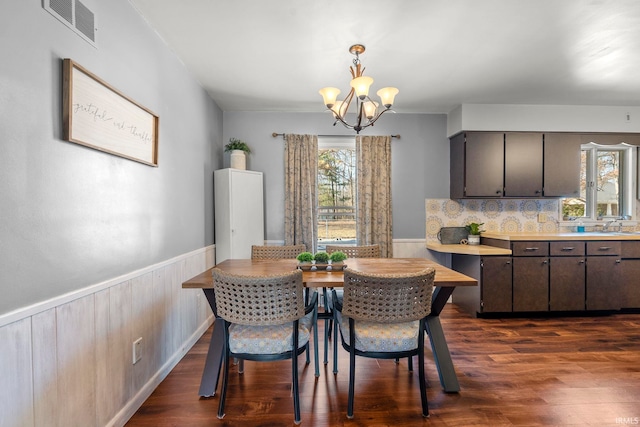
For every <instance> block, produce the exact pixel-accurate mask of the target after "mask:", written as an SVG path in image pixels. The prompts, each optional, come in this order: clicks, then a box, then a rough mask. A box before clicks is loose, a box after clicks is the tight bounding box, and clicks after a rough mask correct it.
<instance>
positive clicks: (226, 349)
mask: <svg viewBox="0 0 640 427" xmlns="http://www.w3.org/2000/svg"><path fill="white" fill-rule="evenodd" d="M225 323H226V322H225ZM227 328H228V325H225V332H224V348H223V350H222V351H223V352H224V362H223V363H224V372H223V373H222V390H221V391H220V402H219V403H218V419H223V418H224V415H225V414H224V403H225V400H226V399H227V384H228V380H229V359H230V357H229V331H228V329H227Z"/></svg>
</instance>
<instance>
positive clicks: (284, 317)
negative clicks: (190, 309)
mask: <svg viewBox="0 0 640 427" xmlns="http://www.w3.org/2000/svg"><path fill="white" fill-rule="evenodd" d="M212 275H213V282H214V284H213V290H214V294H215V299H216V307H217V314H218V316H219V317H220V319H218V320H221V321H223V322H224V328H223V331H224V352H223V354H224V357H223V360H224V371H223V380H222V392H221V394H220V403H219V407H218V418H220V419H222V418H223V417H224V405H225V400H226V394H227V384H228V377H229V360H230V358H231V357H235V358H237V359H240V360H256V361H273V360H283V359H291V369H292V371H291V372H292V377H293V378H292V380H293V406H294V421H295V423H296V424H299V423H300V398H299V392H298V355H300V354H301V353H303V352H304V351H305V348H306V346H307V343H308V342H309V338H310V334H311V329H310V328H311V324H313V323H315V320H316V319H317V294H315V295H314V297H313V299H312V302H311V303H310V304H309V305H308V306H306V307H305V303H304V285H303V282H302V271H300V270H294V271H291V272H288V273H285V274H281V275H273V276H241V275H236V274H230V273H225V272H223V271H221V270H220V269H217V268H214V269H213V270H212ZM309 317H310V318H311V322H310V323H308V324H306V325H305V321H304V320H305V319H307V318H309ZM314 333H315V336H316V341H317V332H316V331H315V327H314ZM317 360H318V359H317V356H316V370H318V366H317V364H318V362H317Z"/></svg>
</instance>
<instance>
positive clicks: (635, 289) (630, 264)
mask: <svg viewBox="0 0 640 427" xmlns="http://www.w3.org/2000/svg"><path fill="white" fill-rule="evenodd" d="M638 277H640V259H623V260H622V302H621V304H620V305H621V306H622V308H640V280H638Z"/></svg>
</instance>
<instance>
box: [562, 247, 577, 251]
mask: <svg viewBox="0 0 640 427" xmlns="http://www.w3.org/2000/svg"><path fill="white" fill-rule="evenodd" d="M574 249H575V248H572V247H571V246H566V247H564V248H562V250H563V251H564V252H569V251H572V250H574Z"/></svg>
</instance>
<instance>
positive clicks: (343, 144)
mask: <svg viewBox="0 0 640 427" xmlns="http://www.w3.org/2000/svg"><path fill="white" fill-rule="evenodd" d="M355 242H356V141H355V138H333V137H332V138H326V137H325V138H322V137H319V138H318V250H324V248H325V246H326V245H327V244H330V245H336V244H345V245H354V244H355Z"/></svg>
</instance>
